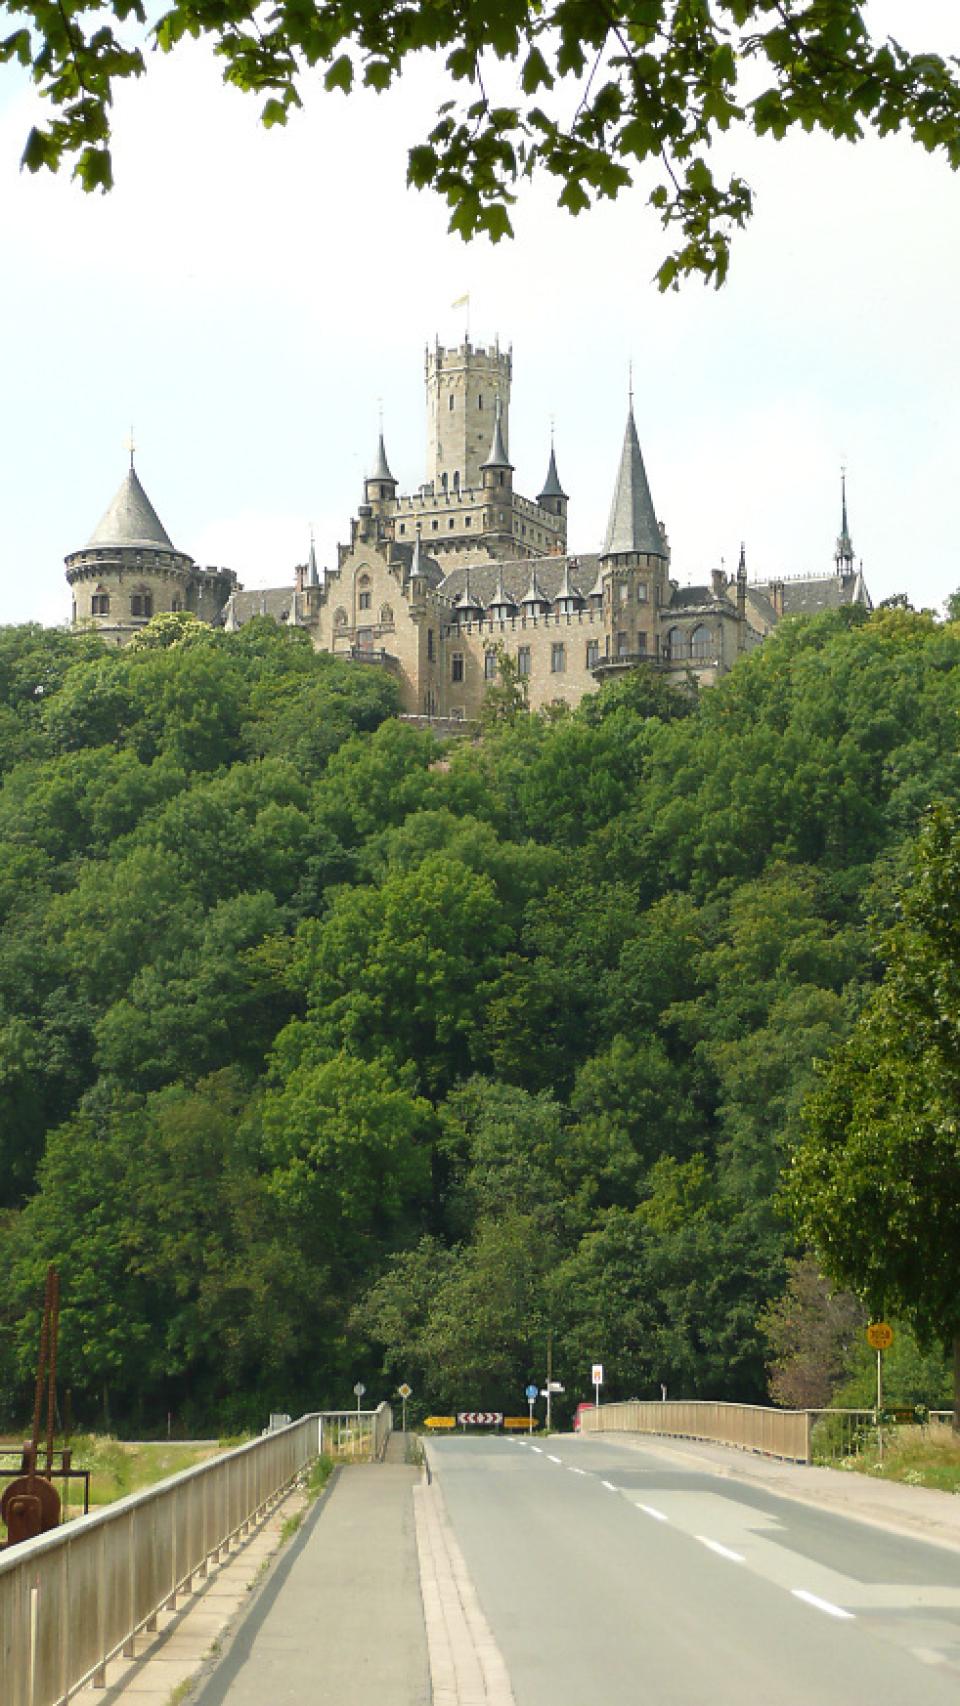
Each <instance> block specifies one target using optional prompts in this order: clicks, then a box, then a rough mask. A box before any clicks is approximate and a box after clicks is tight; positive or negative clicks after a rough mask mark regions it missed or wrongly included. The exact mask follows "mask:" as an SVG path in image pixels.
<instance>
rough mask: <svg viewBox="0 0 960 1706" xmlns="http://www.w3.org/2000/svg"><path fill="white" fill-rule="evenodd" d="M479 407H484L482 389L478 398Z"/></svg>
mask: <svg viewBox="0 0 960 1706" xmlns="http://www.w3.org/2000/svg"><path fill="white" fill-rule="evenodd" d="M477 408H478V409H482V408H483V392H482V391H481V393H480V395H479V397H478V398H477Z"/></svg>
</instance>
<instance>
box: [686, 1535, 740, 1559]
mask: <svg viewBox="0 0 960 1706" xmlns="http://www.w3.org/2000/svg"><path fill="white" fill-rule="evenodd" d="M696 1539H697V1540H699V1542H700V1544H701V1546H709V1548H710V1550H711V1552H716V1553H717V1554H718V1556H719V1557H721V1558H729V1559H730V1562H731V1563H732V1564H743V1563H744V1562H745V1559H744V1556H743V1553H742V1552H733V1551H731V1549H730V1547H729V1546H721V1544H720V1541H719V1540H708V1539H707V1536H706V1535H705V1534H698V1535H697V1536H696Z"/></svg>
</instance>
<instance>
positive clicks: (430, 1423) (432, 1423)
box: [423, 1416, 457, 1428]
mask: <svg viewBox="0 0 960 1706" xmlns="http://www.w3.org/2000/svg"><path fill="white" fill-rule="evenodd" d="M423 1425H424V1427H425V1428H455V1427H456V1425H457V1418H456V1416H428V1417H427V1419H426V1421H425V1422H424V1424H423Z"/></svg>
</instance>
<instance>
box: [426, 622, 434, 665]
mask: <svg viewBox="0 0 960 1706" xmlns="http://www.w3.org/2000/svg"><path fill="white" fill-rule="evenodd" d="M427 662H428V663H432V662H433V629H432V628H428V629H427Z"/></svg>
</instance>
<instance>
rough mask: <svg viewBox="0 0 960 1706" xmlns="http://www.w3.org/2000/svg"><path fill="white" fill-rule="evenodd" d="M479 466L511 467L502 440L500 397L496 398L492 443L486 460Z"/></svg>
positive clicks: (511, 464)
mask: <svg viewBox="0 0 960 1706" xmlns="http://www.w3.org/2000/svg"><path fill="white" fill-rule="evenodd" d="M480 466H481V468H512V467H513V463H512V462H511V460H510V458H509V456H508V455H507V452H506V446H505V445H504V442H503V427H502V425H501V421H500V398H499V397H498V398H497V409H496V413H495V415H494V417H493V443H492V444H491V446H490V455H489V456H488V457H487V460H486V462H481V464H480Z"/></svg>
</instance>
